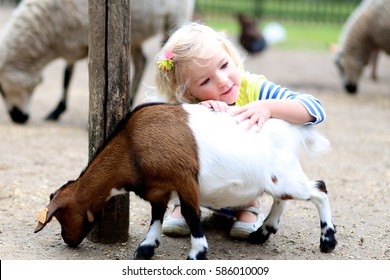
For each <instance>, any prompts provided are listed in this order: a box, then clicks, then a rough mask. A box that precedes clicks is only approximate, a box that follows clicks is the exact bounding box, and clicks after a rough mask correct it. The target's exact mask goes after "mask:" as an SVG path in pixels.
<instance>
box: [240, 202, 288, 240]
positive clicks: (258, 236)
mask: <svg viewBox="0 0 390 280" xmlns="http://www.w3.org/2000/svg"><path fill="white" fill-rule="evenodd" d="M286 205H287V201H284V200H281V199H277V198H274V202H273V204H272V207H271V211H270V213H269V214H268V216H267V218H266V219H265V220H264V223H263V225H262V226H261V227H260V228H259V229H257V230H256V231H255V232H252V233H251V234H249V236H248V241H249V242H250V243H254V244H263V243H265V242H266V241H267V240H268V238H269V236H270V235H271V233H273V234H276V232H277V231H278V229H279V223H280V217H281V216H282V214H283V212H284V209H285V208H286Z"/></svg>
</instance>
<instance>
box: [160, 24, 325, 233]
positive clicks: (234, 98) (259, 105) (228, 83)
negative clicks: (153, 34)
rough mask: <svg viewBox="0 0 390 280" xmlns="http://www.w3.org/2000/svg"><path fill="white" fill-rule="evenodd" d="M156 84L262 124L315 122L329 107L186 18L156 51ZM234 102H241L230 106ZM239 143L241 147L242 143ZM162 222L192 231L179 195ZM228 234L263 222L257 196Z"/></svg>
mask: <svg viewBox="0 0 390 280" xmlns="http://www.w3.org/2000/svg"><path fill="white" fill-rule="evenodd" d="M156 65H157V67H158V68H157V72H156V87H157V90H158V91H159V93H160V94H161V95H163V96H165V99H166V101H168V102H187V103H200V104H202V105H204V106H207V107H210V108H212V109H213V110H214V111H227V110H229V111H230V112H231V114H232V115H233V116H234V117H235V118H236V119H237V121H238V122H240V121H242V120H244V119H249V127H251V126H253V125H256V126H257V128H258V129H261V126H262V125H263V123H264V122H265V121H267V120H268V119H269V118H280V119H283V120H286V121H288V122H292V123H297V124H305V125H309V124H317V123H320V122H322V121H323V120H324V118H325V112H324V109H323V107H322V105H321V103H320V101H319V100H317V99H316V98H314V97H313V96H311V95H308V94H303V93H296V92H293V91H290V90H288V89H287V88H284V87H280V86H278V85H276V84H274V83H272V82H270V81H268V80H267V79H266V78H265V77H264V76H262V75H257V74H251V73H248V72H245V71H244V67H243V56H242V55H241V54H240V52H239V50H238V49H236V48H235V47H234V45H233V44H232V42H230V41H229V40H228V39H227V37H226V36H225V35H224V34H222V33H220V32H217V31H215V30H213V29H212V28H210V27H208V26H206V25H203V24H199V23H194V22H191V23H186V24H184V25H182V26H181V27H180V28H179V29H177V30H176V31H175V32H173V33H172V34H171V36H170V38H169V40H168V41H167V42H166V44H165V45H164V46H163V48H162V49H161V52H160V53H159V54H158V55H157V63H156ZM230 105H236V106H238V107H233V108H230V107H229V106H230ZM239 148H240V147H237V149H239ZM174 205H175V208H174V210H173V211H172V213H171V214H170V216H168V217H167V218H166V219H165V220H164V222H163V226H162V229H163V233H164V234H166V235H173V236H178V235H179V236H180V235H187V234H189V233H190V231H189V228H188V226H187V224H186V222H185V220H184V218H183V217H182V215H181V209H180V205H179V201H178V200H177V199H176V200H174ZM235 213H236V221H235V222H234V224H233V226H232V228H231V230H230V236H231V237H233V238H237V239H245V238H247V237H248V235H249V234H250V233H251V232H253V231H256V230H257V229H258V228H259V227H260V226H261V225H262V223H263V214H262V212H261V210H260V204H259V202H258V201H257V200H255V201H253V202H252V203H250V204H249V205H246V206H244V207H240V208H235Z"/></svg>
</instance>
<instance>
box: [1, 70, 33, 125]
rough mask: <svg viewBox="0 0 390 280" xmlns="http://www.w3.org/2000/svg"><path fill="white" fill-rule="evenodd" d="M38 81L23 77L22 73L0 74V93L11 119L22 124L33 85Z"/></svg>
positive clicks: (27, 112) (26, 117)
mask: <svg viewBox="0 0 390 280" xmlns="http://www.w3.org/2000/svg"><path fill="white" fill-rule="evenodd" d="M39 82H40V78H39V77H38V78H37V80H33V79H27V78H26V79H25V78H24V75H22V74H14V73H2V74H1V75H0V94H1V95H2V96H3V98H4V102H5V105H6V106H7V109H8V112H9V114H10V117H11V119H12V121H14V122H15V123H20V124H23V123H25V122H27V120H28V117H29V109H28V108H29V105H30V100H31V95H32V93H33V90H34V88H35V86H36V85H37V84H38V83H39Z"/></svg>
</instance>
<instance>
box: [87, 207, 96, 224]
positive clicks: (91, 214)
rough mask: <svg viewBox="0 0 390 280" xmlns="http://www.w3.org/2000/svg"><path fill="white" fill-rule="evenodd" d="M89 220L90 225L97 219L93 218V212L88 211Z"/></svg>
mask: <svg viewBox="0 0 390 280" xmlns="http://www.w3.org/2000/svg"><path fill="white" fill-rule="evenodd" d="M87 218H88V221H89V222H90V223H93V221H94V220H95V218H94V217H93V213H92V211H91V210H88V211H87Z"/></svg>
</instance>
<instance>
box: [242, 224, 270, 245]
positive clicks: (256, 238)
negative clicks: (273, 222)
mask: <svg viewBox="0 0 390 280" xmlns="http://www.w3.org/2000/svg"><path fill="white" fill-rule="evenodd" d="M264 232H265V233H264ZM271 233H273V234H275V233H276V229H274V228H273V227H269V226H266V227H265V229H263V227H260V228H259V229H257V230H256V231H255V232H252V233H250V234H249V236H248V242H250V243H253V244H264V243H265V242H266V241H267V240H268V238H269V236H270V235H271Z"/></svg>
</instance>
